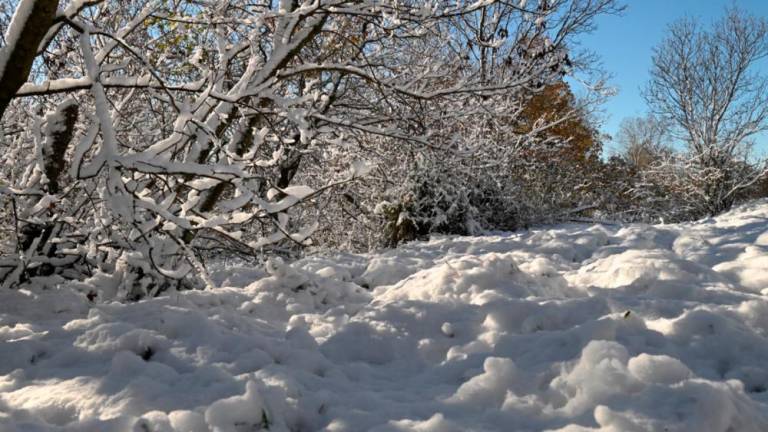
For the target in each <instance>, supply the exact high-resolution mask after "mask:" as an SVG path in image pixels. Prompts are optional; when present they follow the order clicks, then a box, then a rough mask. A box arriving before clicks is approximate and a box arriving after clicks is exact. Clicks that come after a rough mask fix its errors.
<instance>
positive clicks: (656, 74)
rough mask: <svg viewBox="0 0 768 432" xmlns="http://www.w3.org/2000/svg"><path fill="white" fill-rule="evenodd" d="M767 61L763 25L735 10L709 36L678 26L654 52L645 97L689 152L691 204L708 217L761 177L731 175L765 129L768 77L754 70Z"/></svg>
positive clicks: (767, 26)
mask: <svg viewBox="0 0 768 432" xmlns="http://www.w3.org/2000/svg"><path fill="white" fill-rule="evenodd" d="M766 55H768V22H766V20H765V19H764V18H758V17H754V16H751V15H749V14H747V13H744V12H743V11H740V10H738V9H735V8H734V9H728V10H727V12H726V14H725V16H724V17H723V18H722V19H720V20H719V21H717V22H716V23H714V24H713V25H712V26H711V27H710V28H706V27H704V26H702V25H701V24H700V23H699V22H697V21H696V20H694V19H690V18H686V19H682V20H680V21H677V22H675V23H674V24H672V25H671V26H670V27H669V35H668V36H667V38H666V39H665V40H664V41H663V42H662V43H661V45H659V46H658V47H657V48H656V49H655V52H654V56H653V67H652V70H651V79H650V82H649V83H648V85H647V88H646V90H645V94H644V96H645V98H646V100H647V102H648V104H649V105H650V106H651V108H652V109H653V111H654V112H655V113H656V114H658V115H660V116H661V117H662V118H664V119H665V120H667V121H669V122H670V123H671V124H672V125H673V126H674V128H675V130H676V137H677V138H679V139H680V140H682V141H683V142H684V143H685V144H686V145H687V149H688V153H687V155H686V156H687V160H686V162H685V164H684V165H685V166H687V167H688V168H689V169H687V170H686V172H685V175H687V176H689V177H691V178H690V179H689V182H690V183H691V184H695V185H696V186H695V187H694V188H693V189H692V191H693V192H694V193H692V194H691V199H693V200H695V201H696V202H698V203H700V204H699V205H700V206H701V208H702V210H703V211H705V212H707V213H709V214H717V213H720V212H722V211H724V210H727V209H728V208H730V207H731V206H732V205H733V203H734V201H735V199H736V198H737V196H738V194H739V193H740V192H741V191H743V190H744V189H746V188H748V187H749V186H751V185H752V184H754V183H755V182H756V181H757V180H758V179H759V178H760V177H761V176H763V175H764V174H765V170H764V169H762V168H761V169H751V170H743V169H737V170H734V169H733V167H734V166H743V165H744V164H745V163H748V162H749V161H750V160H749V139H750V137H753V136H754V135H755V134H757V133H759V132H761V131H765V130H766V129H768V121H767V120H768V77H766V76H765V75H761V74H759V73H758V71H757V70H756V65H757V63H758V62H759V61H760V60H761V59H763V58H765V57H766ZM677 159H680V158H677ZM676 177H677V178H679V177H680V176H677V175H676Z"/></svg>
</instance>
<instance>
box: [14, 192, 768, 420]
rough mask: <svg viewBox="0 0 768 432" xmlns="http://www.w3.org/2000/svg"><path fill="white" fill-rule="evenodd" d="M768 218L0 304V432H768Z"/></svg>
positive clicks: (72, 292) (307, 263)
mask: <svg viewBox="0 0 768 432" xmlns="http://www.w3.org/2000/svg"><path fill="white" fill-rule="evenodd" d="M767 274H768V202H765V201H763V202H757V203H753V204H750V205H746V206H743V207H741V208H739V209H737V210H734V211H732V212H730V213H728V214H725V215H722V216H720V217H717V218H710V219H706V220H703V221H699V222H696V223H691V224H682V225H657V226H646V225H628V226H599V225H594V226H590V225H576V224H574V225H562V226H556V227H548V228H544V229H535V230H531V231H529V232H524V233H515V234H505V235H496V236H486V237H441V238H434V239H432V240H431V241H429V242H420V243H419V242H417V243H412V244H409V245H406V246H404V247H402V248H399V249H396V250H389V251H384V252H381V253H377V254H369V255H352V254H326V255H317V256H313V257H309V258H306V259H303V260H300V261H298V262H295V263H292V264H288V263H285V262H283V261H281V260H279V259H274V260H271V261H270V262H268V263H267V265H266V266H265V268H264V269H260V268H253V267H249V266H246V265H240V264H232V263H227V262H221V263H219V264H218V265H217V267H216V268H215V269H214V271H213V274H212V278H213V280H214V281H215V282H216V283H217V284H218V285H219V288H215V289H212V290H208V291H189V292H180V293H169V294H167V295H164V296H162V297H159V298H155V299H151V300H145V301H141V302H137V303H128V304H120V303H101V304H91V303H90V302H89V301H88V300H87V299H86V296H85V293H82V292H79V291H78V290H77V287H78V285H77V284H72V285H71V286H58V287H50V286H46V285H45V284H44V283H42V282H41V283H40V284H39V286H38V287H36V288H33V289H28V290H22V291H9V290H3V291H1V292H0V358H1V359H2V361H0V430H2V431H9V432H14V431H25V432H26V431H107V432H110V431H151V432H167V431H184V432H197V431H201V432H202V431H217V432H235V431H238V432H241V431H256V430H270V431H316V430H320V431H336V432H340V431H365V430H371V431H375V432H398V431H419V432H438V431H440V432H445V431H447V432H451V431H511V430H514V431H560V432H566V431H568V432H586V431H602V432H609V431H612V432H619V431H621V432H627V431H630V432H631V431H659V432H661V431H705V432H726V431H728V432H739V431H745V432H751V431H754V432H757V431H765V430H768V298H767V297H766V295H768V277H767V276H766V275H767Z"/></svg>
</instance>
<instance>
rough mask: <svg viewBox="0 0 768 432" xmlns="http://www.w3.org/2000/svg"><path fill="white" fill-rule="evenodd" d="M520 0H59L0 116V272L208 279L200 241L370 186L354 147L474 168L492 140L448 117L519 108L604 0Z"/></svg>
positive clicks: (316, 220)
mask: <svg viewBox="0 0 768 432" xmlns="http://www.w3.org/2000/svg"><path fill="white" fill-rule="evenodd" d="M529 3H531V4H530V5H529V6H520V5H517V4H515V5H512V4H510V3H508V2H503V1H489V2H473V3H464V2H454V1H436V2H429V3H425V2H421V1H401V0H391V1H390V0H385V1H379V0H377V1H372V0H364V1H360V0H317V1H297V0H281V1H279V2H275V1H266V0H264V1H253V2H249V3H248V4H246V5H244V4H243V3H242V2H240V1H236V0H231V1H222V2H215V3H210V2H203V3H201V2H197V1H177V2H154V1H144V0H137V1H130V2H118V1H114V0H94V1H85V2H81V1H77V2H71V3H70V4H68V5H67V7H66V8H63V9H62V10H60V11H59V12H58V13H57V15H56V18H55V19H54V21H53V22H52V23H51V24H50V25H49V26H47V27H46V28H45V34H44V37H43V38H42V40H41V41H40V42H39V43H34V44H33V45H35V46H37V47H38V48H37V50H35V54H36V57H35V61H34V62H33V67H32V70H31V72H30V77H29V78H28V79H27V82H25V83H24V84H23V85H21V87H19V88H18V90H17V91H16V92H15V94H14V95H13V101H11V103H10V105H8V108H7V109H6V111H5V113H4V114H3V116H2V118H1V119H0V120H2V122H3V123H4V125H7V126H13V127H9V128H6V131H5V133H4V134H2V136H1V137H0V138H2V140H3V144H4V146H5V147H6V148H7V151H6V152H4V154H3V155H2V156H1V157H3V158H4V160H3V162H4V163H3V168H2V171H0V173H1V174H2V178H0V181H2V183H3V184H4V185H7V186H4V187H2V188H0V194H2V197H3V198H4V201H5V202H4V204H5V206H4V212H5V213H4V214H3V218H2V220H3V221H5V222H6V223H5V225H4V226H3V229H4V230H5V231H6V232H8V233H10V235H8V236H4V240H6V244H5V251H4V253H3V255H4V257H3V259H2V260H0V281H2V283H3V285H5V286H16V285H18V284H20V283H23V282H25V281H27V280H29V279H32V278H38V280H45V281H48V283H57V282H61V281H62V280H68V279H79V280H83V279H84V280H86V281H87V283H86V284H85V285H84V286H89V287H91V288H90V289H94V290H100V291H99V292H98V293H97V294H98V296H99V297H112V296H115V295H117V296H119V297H122V298H132V297H136V296H142V295H154V294H155V293H157V292H160V291H163V290H165V289H169V288H174V287H175V288H184V287H187V288H188V287H196V286H204V285H206V284H208V283H209V281H208V280H207V276H206V270H205V259H206V257H207V256H209V254H210V253H211V252H212V251H222V250H223V251H228V252H230V253H240V254H246V255H249V256H258V255H260V254H262V253H286V251H289V250H295V249H299V248H303V247H305V246H307V245H308V244H309V243H310V241H311V236H312V235H313V233H315V232H316V231H317V229H318V228H319V227H320V222H321V221H323V218H326V217H328V216H327V215H328V212H326V210H327V209H328V208H329V202H330V200H331V199H333V198H334V197H344V198H343V199H344V200H346V197H349V196H352V195H351V194H350V193H349V192H350V191H352V190H353V189H352V187H353V185H354V184H363V183H362V181H361V179H362V178H363V176H364V175H365V174H366V173H367V172H368V171H369V168H368V165H367V164H366V163H363V161H362V160H363V159H373V162H381V161H383V162H385V163H387V164H394V163H397V162H400V161H402V160H408V161H413V160H416V159H420V158H421V159H423V158H425V157H426V158H443V159H447V160H449V161H451V162H450V165H451V167H459V168H460V169H459V168H457V171H460V172H462V173H463V175H465V176H467V177H469V176H471V175H475V176H476V175H477V173H478V169H481V168H478V165H475V164H474V162H473V163H472V164H470V163H467V162H466V161H467V160H468V157H467V155H468V154H472V157H478V158H479V159H480V160H483V161H484V162H483V163H486V162H488V160H489V159H486V158H487V157H489V155H491V154H493V152H491V151H489V149H483V151H482V152H480V151H477V152H475V151H474V150H476V149H473V152H469V151H468V149H467V144H468V142H466V141H465V142H463V143H458V144H457V142H456V141H454V140H451V139H449V138H450V136H449V135H448V134H447V133H446V131H445V129H443V128H444V127H445V125H447V124H449V125H456V126H453V127H457V128H459V129H462V128H465V127H466V128H471V127H476V124H479V125H480V126H477V127H478V128H487V127H490V126H488V125H489V124H492V123H493V122H494V119H495V116H496V115H497V114H499V113H504V115H507V116H509V115H511V114H512V113H515V112H517V111H518V110H519V107H520V103H521V99H520V98H518V97H517V95H521V94H530V91H531V89H535V88H538V87H540V84H539V83H540V82H541V80H542V79H547V77H549V76H551V75H553V74H561V69H562V68H563V64H564V62H563V57H562V55H561V54H560V52H561V51H560V48H561V47H563V46H564V45H565V44H566V43H567V41H568V40H569V39H570V38H571V37H572V36H573V35H574V34H577V33H578V32H579V31H583V30H584V29H586V28H588V27H589V26H590V25H591V24H590V23H591V21H592V18H593V17H594V16H596V15H598V14H600V13H604V12H610V11H612V10H614V8H615V2H614V0H599V1H594V0H556V1H539V2H536V1H534V2H529ZM24 4H26V3H24ZM19 16H21V15H20V14H19ZM483 17H485V18H483ZM471 23H476V24H477V25H476V26H475V24H471ZM16 24H17V20H16V15H14V19H13V22H12V24H11V27H14V26H15V25H16ZM547 24H548V25H549V27H547ZM491 29H495V30H493V32H491V31H490V30H491ZM502 30H504V31H502ZM545 36H547V38H548V39H549V40H550V43H549V44H548V45H542V46H535V47H534V46H528V45H527V43H526V42H525V41H529V40H533V39H537V38H538V39H542V38H544V37H545ZM22 42H24V43H26V42H29V41H18V40H13V41H11V42H10V43H8V45H6V48H7V49H9V50H14V49H16V47H17V46H18V43H22ZM34 42H37V41H34ZM521 48H524V49H526V50H528V51H529V52H530V51H531V50H533V51H535V52H534V53H533V55H527V56H522V55H520V54H519V52H520V50H521ZM4 80H5V79H4ZM5 84H6V83H5V81H4V82H3V85H5ZM500 102H501V103H500ZM73 107H77V110H75V109H74V108H73ZM478 120H483V121H478ZM478 130H479V129H475V131H478ZM473 133H474V132H473ZM520 138H521V139H522V137H520ZM392 155H395V157H392ZM481 156H482V157H481ZM62 158H63V159H64V163H63V164H62V163H60V162H61V159H62ZM403 166H408V165H407V164H404V165H403ZM428 166H439V164H431V163H430V164H428ZM470 167H472V168H471V170H470ZM472 170H473V171H472ZM396 172H397V173H398V175H402V174H403V172H402V168H400V171H396ZM403 178H405V177H404V176H400V177H393V178H390V179H389V180H387V181H388V182H390V183H387V182H385V181H381V182H379V181H378V180H377V179H371V180H366V183H368V184H371V185H385V184H391V182H397V181H399V180H400V179H403ZM415 178H429V177H424V176H415ZM465 178H466V177H465ZM457 184H459V183H457ZM383 188H384V189H385V188H386V187H383ZM333 192H337V193H333ZM345 217H346V214H345V213H343V212H338V213H336V212H332V213H330V218H331V219H332V220H334V221H338V220H344V218H345Z"/></svg>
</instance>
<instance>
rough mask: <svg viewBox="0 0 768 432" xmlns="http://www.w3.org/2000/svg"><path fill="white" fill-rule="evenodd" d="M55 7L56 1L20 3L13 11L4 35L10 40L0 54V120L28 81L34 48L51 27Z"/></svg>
mask: <svg viewBox="0 0 768 432" xmlns="http://www.w3.org/2000/svg"><path fill="white" fill-rule="evenodd" d="M58 3H59V2H58V0H21V2H20V3H19V5H18V6H17V7H16V13H15V14H14V19H13V21H12V22H11V25H10V28H9V29H8V33H7V35H9V36H11V38H10V39H11V40H8V41H7V42H8V45H6V46H4V47H3V49H2V50H0V119H2V118H3V114H4V113H5V109H6V108H7V107H8V104H9V103H10V102H11V100H12V99H13V97H14V95H16V92H17V91H18V90H19V87H21V86H22V84H24V83H25V82H26V81H27V78H28V77H29V72H30V71H31V70H32V63H33V62H34V60H35V57H36V56H37V47H38V46H40V42H41V41H42V40H43V37H45V34H46V32H48V29H49V28H50V27H51V24H53V19H54V18H55V16H56V7H57V6H58ZM25 12H28V13H25ZM24 15H26V16H24ZM14 35H17V36H16V37H14Z"/></svg>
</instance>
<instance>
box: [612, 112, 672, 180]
mask: <svg viewBox="0 0 768 432" xmlns="http://www.w3.org/2000/svg"><path fill="white" fill-rule="evenodd" d="M616 141H617V142H618V144H619V147H620V148H619V155H620V156H621V157H622V158H623V159H624V160H626V161H627V162H628V163H629V164H630V166H632V167H634V168H636V169H644V168H647V167H649V166H650V165H651V164H652V163H653V162H655V161H657V160H658V158H659V157H660V156H663V155H664V154H668V153H669V152H671V151H672V150H671V146H670V142H671V137H670V130H669V125H668V124H667V123H666V122H665V121H663V120H662V119H660V118H659V117H657V116H654V115H652V114H651V115H647V116H644V117H630V118H626V119H624V120H622V122H621V124H620V125H619V133H618V135H617V136H616Z"/></svg>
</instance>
